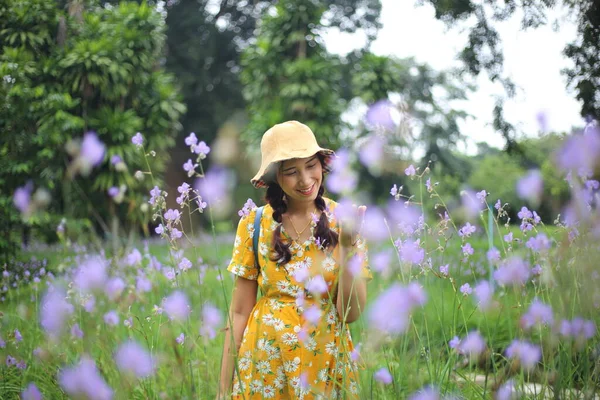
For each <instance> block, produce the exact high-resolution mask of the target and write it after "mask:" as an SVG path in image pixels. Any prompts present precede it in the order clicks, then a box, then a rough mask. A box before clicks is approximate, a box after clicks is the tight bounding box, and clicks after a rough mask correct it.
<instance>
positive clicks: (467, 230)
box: [458, 222, 477, 237]
mask: <svg viewBox="0 0 600 400" xmlns="http://www.w3.org/2000/svg"><path fill="white" fill-rule="evenodd" d="M476 230H477V227H476V226H474V225H471V223H470V222H467V223H466V224H465V226H463V227H462V228H460V229H459V230H458V236H461V237H462V236H464V237H469V236H471V234H472V233H475V231H476Z"/></svg>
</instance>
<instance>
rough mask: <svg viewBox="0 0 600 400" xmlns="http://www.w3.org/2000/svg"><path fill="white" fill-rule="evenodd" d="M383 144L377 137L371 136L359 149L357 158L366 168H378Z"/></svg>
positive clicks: (381, 160)
mask: <svg viewBox="0 0 600 400" xmlns="http://www.w3.org/2000/svg"><path fill="white" fill-rule="evenodd" d="M384 145H385V142H384V141H383V140H382V139H381V138H380V137H379V136H375V135H372V136H371V137H370V138H369V139H367V142H366V143H365V144H364V145H363V146H361V147H360V150H359V153H358V158H359V160H360V162H361V163H362V164H363V165H364V166H365V167H367V168H372V167H379V166H381V163H382V162H383V147H384Z"/></svg>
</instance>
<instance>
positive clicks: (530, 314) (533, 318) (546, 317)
mask: <svg viewBox="0 0 600 400" xmlns="http://www.w3.org/2000/svg"><path fill="white" fill-rule="evenodd" d="M553 321H554V316H553V314H552V307H551V306H549V305H547V304H544V303H542V302H541V301H539V300H538V299H534V300H533V302H532V303H531V305H530V306H529V309H528V310H527V312H526V313H525V314H523V316H522V317H521V327H522V328H523V329H525V330H528V329H531V328H533V327H534V326H536V325H541V324H547V325H552V322H553Z"/></svg>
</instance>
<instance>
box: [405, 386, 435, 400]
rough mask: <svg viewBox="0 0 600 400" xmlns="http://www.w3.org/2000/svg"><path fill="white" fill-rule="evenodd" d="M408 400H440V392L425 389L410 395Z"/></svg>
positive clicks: (433, 389) (428, 388)
mask: <svg viewBox="0 0 600 400" xmlns="http://www.w3.org/2000/svg"><path fill="white" fill-rule="evenodd" d="M408 399H409V400H440V399H441V397H440V392H439V390H437V389H436V388H434V387H426V388H423V389H421V390H419V391H418V392H417V393H414V394H412V395H411V396H410V397H409V398H408Z"/></svg>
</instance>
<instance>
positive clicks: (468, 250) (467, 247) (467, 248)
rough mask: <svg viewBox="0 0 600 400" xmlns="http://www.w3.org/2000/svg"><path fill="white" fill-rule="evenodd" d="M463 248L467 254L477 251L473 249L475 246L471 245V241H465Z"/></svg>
mask: <svg viewBox="0 0 600 400" xmlns="http://www.w3.org/2000/svg"><path fill="white" fill-rule="evenodd" d="M461 249H462V252H463V254H464V255H465V256H471V255H473V253H474V252H475V250H473V247H472V246H471V243H465V244H464V245H462V246H461Z"/></svg>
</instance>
